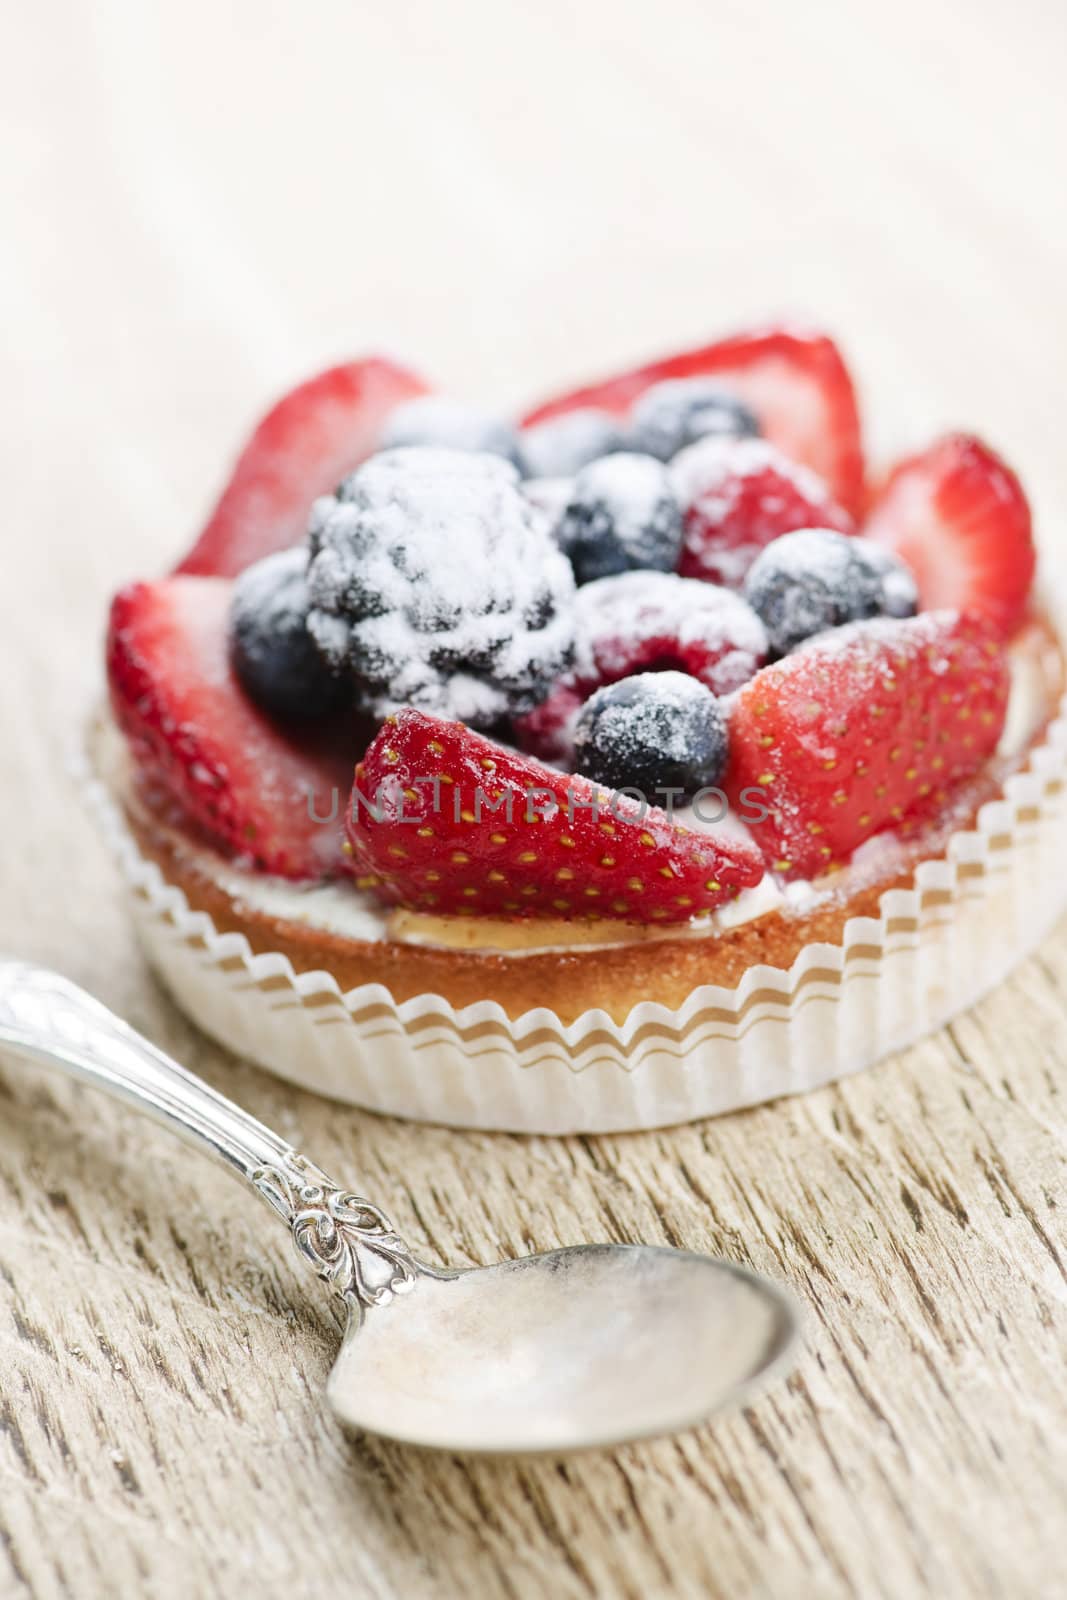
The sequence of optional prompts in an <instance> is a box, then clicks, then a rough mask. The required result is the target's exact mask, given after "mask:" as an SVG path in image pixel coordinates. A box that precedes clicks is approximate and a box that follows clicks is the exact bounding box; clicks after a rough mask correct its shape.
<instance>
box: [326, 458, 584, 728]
mask: <svg viewBox="0 0 1067 1600" xmlns="http://www.w3.org/2000/svg"><path fill="white" fill-rule="evenodd" d="M309 538H310V544H311V554H312V559H311V565H310V568H309V573H308V585H309V592H310V595H311V602H312V606H311V611H310V614H309V619H308V626H309V628H310V629H311V632H312V634H313V636H314V638H315V641H316V643H317V645H318V647H319V649H320V650H321V651H322V652H323V654H324V655H325V656H326V657H327V659H328V660H329V661H330V662H331V664H333V665H334V666H335V667H336V668H337V669H338V670H349V671H351V670H355V671H356V672H357V674H358V676H359V679H360V682H361V684H362V685H363V687H364V692H365V700H366V704H367V707H368V709H370V710H371V711H372V712H374V714H376V715H379V716H381V715H385V714H386V713H387V712H389V711H392V710H395V709H396V708H397V707H398V706H401V705H405V704H408V705H416V706H419V707H420V708H421V709H423V710H425V711H430V712H434V713H436V714H437V715H440V716H446V717H455V718H459V719H460V720H462V721H464V722H469V723H471V724H473V725H475V726H478V725H483V726H484V725H485V724H487V723H490V722H492V721H493V720H495V719H496V718H498V717H501V716H504V715H507V714H508V713H509V712H512V711H515V710H517V709H529V707H530V706H532V705H533V704H536V702H537V700H538V699H540V698H541V697H542V695H543V694H544V693H545V692H547V688H548V686H549V685H550V684H551V682H552V681H553V680H554V679H555V678H556V677H558V676H560V675H561V674H562V673H563V672H564V671H565V670H566V668H567V666H568V665H569V664H570V661H571V658H572V640H573V632H574V620H573V592H574V582H573V577H572V575H571V571H570V567H569V565H568V563H567V561H566V558H565V557H564V556H563V555H562V554H561V552H560V551H559V550H558V549H557V548H556V546H555V545H554V544H553V542H552V541H551V539H550V537H549V535H548V532H547V530H546V527H545V523H544V518H543V516H542V515H540V514H539V513H538V512H537V511H536V510H535V508H534V507H533V506H531V505H530V504H529V502H528V501H527V500H526V498H525V497H524V496H523V495H522V493H521V492H520V490H519V485H518V474H517V472H516V470H515V468H514V467H512V466H511V465H510V464H508V463H507V462H505V461H503V460H502V459H500V458H498V457H495V456H492V455H484V454H465V453H461V452H457V451H450V450H433V449H419V448H411V449H400V450H391V451H386V452H384V453H382V454H381V455H377V456H374V457H373V458H372V459H371V460H370V461H368V462H367V463H366V464H365V465H364V466H363V467H361V468H360V469H359V471H358V472H356V473H354V474H353V475H352V477H350V478H348V479H347V480H346V481H345V483H344V484H342V486H341V489H340V490H339V491H338V494H337V496H327V497H324V498H322V499H321V500H319V501H317V502H316V503H315V506H314V508H313V512H312V519H311V527H310V532H309Z"/></svg>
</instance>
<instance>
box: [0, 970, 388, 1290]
mask: <svg viewBox="0 0 1067 1600" xmlns="http://www.w3.org/2000/svg"><path fill="white" fill-rule="evenodd" d="M0 1048H6V1049H9V1050H11V1051H13V1052H14V1053H15V1054H17V1055H20V1056H24V1057H26V1058H28V1059H29V1060H31V1061H37V1062H40V1063H43V1064H45V1065H47V1066H55V1067H61V1068H63V1070H64V1071H66V1072H67V1073H69V1074H70V1076H71V1077H73V1078H78V1079H81V1080H82V1082H84V1083H88V1084H91V1085H92V1086H93V1087H94V1088H97V1089H104V1090H106V1091H107V1092H108V1093H110V1094H112V1095H115V1096H116V1097H117V1098H118V1099H120V1100H124V1101H125V1102H126V1103H127V1104H128V1105H131V1106H133V1107H134V1108H135V1109H136V1110H138V1111H142V1112H144V1113H145V1114H146V1115H147V1116H150V1117H152V1118H153V1119H154V1120H155V1121H156V1122H161V1123H162V1124H163V1126H164V1127H167V1128H170V1129H171V1131H172V1132H174V1133H176V1134H178V1135H179V1136H180V1137H181V1138H182V1139H184V1140H185V1142H186V1143H187V1144H190V1145H193V1146H194V1147H195V1148H197V1149H199V1150H201V1151H203V1152H204V1153H205V1154H206V1155H210V1156H213V1157H214V1158H215V1160H216V1161H219V1162H221V1164H222V1165H223V1166H225V1167H227V1168H228V1169H229V1170H230V1171H231V1172H234V1173H236V1174H237V1175H238V1176H239V1177H242V1178H244V1179H245V1180H246V1182H248V1183H249V1184H251V1186H252V1187H253V1189H255V1191H256V1193H257V1194H258V1195H259V1196H260V1198H261V1199H262V1200H265V1201H266V1203H267V1204H268V1205H269V1206H270V1207H271V1209H272V1210H273V1211H275V1212H276V1213H277V1214H278V1216H280V1217H281V1218H282V1220H283V1221H284V1222H286V1223H287V1224H288V1226H289V1230H290V1233H291V1234H292V1239H293V1243H294V1245H295V1246H296V1249H297V1251H298V1253H299V1254H300V1255H301V1256H302V1257H303V1259H304V1260H306V1261H307V1262H309V1263H310V1265H311V1266H312V1267H313V1268H314V1270H315V1272H316V1273H317V1274H318V1276H319V1277H320V1278H322V1279H324V1280H325V1281H326V1282H328V1283H329V1284H330V1285H331V1287H332V1289H333V1290H334V1292H335V1293H336V1294H337V1295H339V1296H340V1298H341V1299H342V1300H343V1301H344V1302H345V1303H346V1305H347V1306H348V1307H349V1310H350V1312H353V1313H355V1314H356V1315H360V1314H361V1313H362V1311H363V1310H364V1309H365V1308H366V1307H368V1306H372V1305H382V1304H384V1303H385V1302H386V1301H387V1300H389V1299H391V1298H392V1296H393V1295H394V1294H397V1293H402V1292H403V1291H404V1290H405V1289H410V1288H411V1287H412V1285H413V1283H414V1281H415V1277H416V1274H417V1273H418V1271H419V1268H418V1266H417V1264H416V1263H415V1261H414V1259H413V1257H412V1256H411V1254H410V1252H409V1250H408V1248H407V1246H406V1245H405V1244H404V1242H403V1240H402V1239H401V1238H400V1237H399V1235H398V1234H397V1232H396V1230H395V1228H394V1227H393V1224H392V1223H391V1222H390V1220H389V1218H388V1217H387V1216H386V1215H385V1213H384V1212H383V1211H381V1210H379V1208H378V1207H377V1206H375V1205H372V1204H371V1202H370V1201H369V1200H364V1199H363V1198H362V1197H361V1196H359V1195H356V1194H351V1193H349V1192H348V1191H347V1190H343V1189H342V1188H341V1187H340V1185H338V1184H336V1183H334V1182H333V1180H332V1179H331V1178H328V1177H327V1176H326V1174H325V1173H324V1172H323V1171H321V1169H320V1168H319V1167H317V1166H315V1165H314V1164H313V1163H312V1162H311V1161H309V1160H308V1159H307V1157H306V1156H302V1155H301V1154H300V1153H299V1152H298V1151H297V1150H294V1148H293V1147H292V1145H290V1144H287V1143H286V1141H285V1140H284V1139H281V1138H279V1136H278V1135H277V1134H276V1133H272V1132H271V1130H270V1129H269V1128H267V1127H264V1125H263V1123H261V1122H257V1121H256V1119H255V1117H252V1116H249V1114H248V1112H247V1111H242V1110H241V1108H240V1106H236V1105H234V1103H233V1101H232V1100H227V1099H226V1097H225V1095H221V1094H218V1093H217V1092H216V1090H214V1089H212V1088H210V1087H209V1086H208V1084H206V1083H204V1082H203V1081H202V1080H201V1079H200V1078H197V1077H195V1076H194V1075H193V1073H191V1072H187V1071H186V1070H185V1068H184V1067H181V1066H179V1065H178V1063H177V1062H176V1061H174V1060H172V1059H171V1057H170V1056H168V1055H165V1054H164V1052H163V1051H162V1050H157V1049H156V1047H155V1045H153V1044H150V1043H149V1042H148V1040H147V1039H145V1038H142V1036H141V1035H140V1034H139V1033H137V1032H136V1031H135V1030H134V1029H133V1028H131V1027H129V1026H128V1024H126V1023H125V1022H122V1021H121V1020H120V1019H119V1018H118V1017H116V1016H115V1015H114V1013H113V1012H111V1011H109V1010H108V1009H107V1007H106V1006H103V1005H101V1004H100V1002H99V1001H98V1000H94V999H93V997H92V996H91V995H89V994H86V992H85V990H84V989H79V988H78V986H77V985H76V984H74V983H71V982H70V981H69V980H68V979H66V978H63V977H60V975H59V974H58V973H57V972H50V971H48V970H47V969H46V968H44V967H35V966H31V965H29V964H28V963H26V962H22V961H11V960H4V959H0Z"/></svg>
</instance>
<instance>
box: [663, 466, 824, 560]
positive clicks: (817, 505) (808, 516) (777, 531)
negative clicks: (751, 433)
mask: <svg viewBox="0 0 1067 1600" xmlns="http://www.w3.org/2000/svg"><path fill="white" fill-rule="evenodd" d="M671 479H672V482H673V484H674V488H675V492H676V494H677V495H678V498H679V500H680V501H681V503H682V506H683V508H684V509H685V512H686V533H685V554H684V558H683V570H684V571H687V572H689V573H690V575H692V576H694V577H696V576H700V577H708V578H711V579H712V580H713V581H715V582H719V583H725V584H727V585H728V586H729V587H731V588H740V586H741V584H742V583H743V582H744V578H745V574H746V573H747V571H748V569H749V567H750V566H751V565H752V563H753V561H754V560H755V559H756V557H757V556H758V555H759V553H760V551H761V550H762V549H763V548H764V547H765V546H766V545H767V543H768V542H769V541H770V540H771V539H773V538H776V537H778V536H779V535H781V534H784V533H789V532H791V531H793V529H795V528H800V527H805V526H808V527H815V526H819V527H823V526H825V527H830V528H833V529H834V530H836V531H838V532H845V531H849V530H850V528H851V522H850V519H848V518H847V517H846V515H845V514H844V513H843V512H842V510H841V508H840V507H839V506H838V505H837V503H836V502H835V501H834V499H833V496H832V495H831V493H830V491H829V489H828V487H827V485H826V484H825V483H824V482H823V480H822V479H821V478H820V477H819V475H818V474H817V473H815V472H813V471H812V470H811V468H810V467H806V466H804V465H802V464H801V463H800V462H797V461H792V460H790V458H789V457H788V456H786V455H783V453H782V452H781V451H780V450H778V449H776V448H775V446H774V445H772V444H769V443H768V442H767V440H766V439H723V438H715V437H712V438H706V439H700V440H698V441H697V443H696V444H693V445H690V446H689V448H688V449H686V450H683V451H682V452H681V453H680V454H679V455H678V456H676V457H675V459H674V461H673V462H672V463H671Z"/></svg>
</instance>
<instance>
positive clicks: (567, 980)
mask: <svg viewBox="0 0 1067 1600" xmlns="http://www.w3.org/2000/svg"><path fill="white" fill-rule="evenodd" d="M1027 635H1028V638H1027V639H1024V641H1023V642H1024V644H1025V645H1026V647H1027V648H1028V650H1030V651H1032V654H1033V657H1034V659H1037V660H1040V662H1041V681H1042V686H1043V689H1044V698H1045V710H1046V714H1045V715H1044V716H1043V718H1042V719H1041V722H1040V726H1039V727H1038V728H1037V729H1036V730H1035V731H1034V733H1033V735H1032V737H1031V740H1030V744H1031V746H1032V745H1033V744H1034V743H1036V742H1038V740H1039V739H1040V737H1041V734H1042V733H1043V732H1044V729H1045V727H1047V724H1048V722H1049V721H1050V720H1051V718H1052V716H1053V715H1054V713H1055V710H1056V707H1057V705H1058V703H1059V699H1060V696H1061V694H1062V692H1063V683H1064V659H1063V654H1062V648H1061V646H1060V643H1059V640H1058V638H1057V636H1056V634H1055V632H1054V630H1053V629H1052V627H1051V625H1050V624H1049V623H1048V621H1047V620H1046V619H1044V618H1038V619H1036V620H1035V621H1033V622H1032V623H1031V624H1030V627H1029V629H1028V630H1027ZM1017 642H1018V641H1017ZM1022 764H1024V763H1022V762H1017V763H1015V765H1016V766H1018V765H1022ZM1002 781H1003V773H1002V772H989V773H987V774H985V775H983V778H982V779H981V781H980V782H978V783H977V784H975V785H974V786H973V787H972V789H971V790H970V791H969V792H968V794H967V796H966V799H965V801H964V802H963V803H962V805H961V806H960V808H958V809H957V810H956V811H955V813H954V814H953V817H952V819H951V824H950V825H949V824H947V823H946V824H943V825H942V826H941V827H940V828H939V829H938V830H936V831H928V832H927V833H925V834H924V835H922V836H920V837H918V838H916V839H915V840H914V841H913V842H912V843H911V844H910V845H909V847H908V852H907V855H906V857H904V858H903V865H902V863H901V861H900V860H899V859H898V861H897V863H896V866H895V867H894V868H893V869H892V870H890V871H888V872H887V873H886V874H885V875H884V876H883V877H880V878H876V879H873V880H871V881H866V882H864V883H863V885H862V887H859V888H856V889H855V890H853V892H851V893H849V894H847V895H844V894H842V895H837V896H835V895H832V894H828V895H827V896H826V898H824V899H823V900H822V901H820V903H818V904H817V905H816V906H815V907H814V908H813V909H810V910H807V911H803V912H793V911H790V910H775V911H771V912H768V913H766V914H765V915H763V916H760V917H758V918H755V919H754V920H753V921H751V922H747V923H743V924H741V925H740V926H738V927H736V928H731V929H728V930H725V931H722V932H719V933H715V934H711V935H708V936H707V937H699V938H694V937H692V936H689V937H680V938H677V939H673V938H670V937H666V938H657V939H655V940H653V941H649V942H642V943H624V944H618V945H611V946H607V947H605V946H603V945H600V946H592V947H584V948H583V947H581V946H578V947H575V948H573V949H567V950H560V949H545V950H534V951H530V952H524V953H523V954H521V955H514V954H494V953H493V952H491V951H485V950H471V949H455V948H446V947H443V946H435V945H420V944H412V943H406V942H401V941H399V940H391V939H381V940H357V939H353V938H348V937H344V936H342V935H339V934H336V933H331V932H330V931H329V930H328V929H325V928H319V927H311V926H309V925H307V924H305V923H302V922H295V921H289V920H285V919H283V918H280V917H277V916H274V915H271V914H269V913H267V912H265V911H263V910H261V909H259V908H257V907H251V906H249V905H248V904H247V903H245V902H244V901H242V900H241V898H240V897H239V895H238V894H236V893H234V892H231V890H230V889H229V888H228V887H226V886H225V885H224V884H223V883H222V882H220V881H218V880H217V879H215V878H214V877H212V875H211V873H210V871H208V870H205V867H204V865H203V864H202V863H203V860H204V856H203V853H196V854H194V853H191V852H190V851H189V850H188V849H184V848H183V847H182V841H181V839H180V837H179V836H176V835H175V833H174V831H173V829H172V828H171V827H169V826H167V825H165V824H163V823H160V822H157V821H156V820H155V819H154V818H153V816H152V815H151V814H150V813H148V812H146V811H145V810H144V809H143V808H142V807H140V806H138V805H136V804H134V803H132V801H131V798H130V796H129V795H125V794H122V793H121V792H120V793H119V794H117V795H116V798H117V799H119V800H120V802H121V804H122V806H123V811H124V814H125V817H126V822H127V824H128V826H129V828H130V831H131V833H132V834H133V836H134V838H135V839H136V841H137V844H138V846H139V847H140V850H141V852H142V854H143V855H144V856H146V857H148V858H149V859H151V860H152V861H154V862H155V863H156V864H157V866H158V867H159V869H160V871H161V872H162V874H163V876H164V878H165V879H166V880H167V882H169V883H172V884H174V885H176V886H177V887H178V888H180V889H181V890H182V891H183V893H184V894H185V897H186V899H187V901H188V903H189V905H190V907H192V908H193V909H194V910H198V911H205V912H207V913H208V915H209V916H210V917H211V919H212V921H213V922H214V924H215V926H216V927H217V928H218V930H219V931H220V932H223V933H229V932H238V933H242V934H244V936H245V938H246V939H247V940H248V942H249V944H250V946H251V948H252V950H253V951H254V952H255V953H257V954H264V953H267V952H271V951H276V952H280V953H281V954H282V955H284V956H286V957H288V959H289V961H290V962H291V963H292V965H293V968H294V970H295V971H296V972H298V973H301V972H315V971H322V970H325V971H328V972H330V973H331V974H332V975H333V977H334V978H335V979H336V981H337V983H338V984H339V985H340V987H341V989H342V990H343V991H348V990H350V989H355V988H359V987H360V986H361V985H364V984H381V985H382V986H383V987H384V988H386V989H388V990H389V992H390V993H391V994H392V995H393V997H394V999H396V1000H398V1001H403V1000H408V999H411V998H413V997H414V996H416V995H420V994H427V993H432V994H439V995H441V996H443V997H444V999H446V1000H448V1001H449V1002H450V1003H451V1004H452V1005H453V1006H456V1007H462V1006H467V1005H472V1004H475V1003H476V1002H478V1001H482V1000H495V1001H496V1002H497V1004H498V1005H500V1006H501V1007H502V1008H503V1009H504V1011H505V1012H507V1014H508V1015H509V1016H511V1017H520V1016H522V1015H523V1014H524V1013H525V1012H528V1011H531V1010H533V1009H535V1008H536V1007H539V1006H546V1007H548V1008H549V1009H551V1010H552V1011H555V1012H556V1013H557V1015H558V1016H559V1017H560V1018H561V1020H562V1021H563V1022H564V1023H568V1022H573V1021H574V1020H575V1019H576V1018H577V1017H579V1016H580V1015H581V1014H582V1013H583V1012H585V1011H588V1010H590V1009H594V1008H596V1009H601V1010H603V1011H606V1012H607V1013H608V1015H609V1016H611V1017H612V1018H613V1019H614V1020H615V1021H616V1022H622V1021H624V1020H625V1019H626V1017H627V1016H628V1015H629V1013H630V1012H631V1011H632V1010H633V1008H634V1006H635V1005H637V1004H639V1003H640V1002H642V1001H654V1002H658V1003H659V1004H661V1005H664V1006H668V1007H671V1008H672V1009H673V1008H676V1007H678V1006H680V1005H682V1004H683V1003H684V1001H685V1000H686V999H687V998H688V996H689V995H690V994H691V993H692V991H693V990H694V989H696V988H698V987H700V986H701V985H704V984H716V985H721V986H723V987H728V988H732V987H734V986H735V985H736V984H737V983H739V982H740V980H741V979H742V977H743V976H744V974H745V972H746V971H748V969H749V968H750V967H753V966H756V965H765V966H769V967H776V968H779V969H782V970H785V969H788V968H789V967H790V966H791V965H792V964H793V962H794V960H795V959H796V957H797V955H798V954H799V953H800V951H801V950H802V949H803V948H804V947H805V946H806V945H809V944H812V943H826V944H840V943H841V942H842V940H843V935H844V928H845V924H846V922H847V921H848V920H849V919H850V918H852V917H865V916H866V917H876V916H878V914H879V904H880V901H881V898H882V896H883V895H884V894H885V893H886V892H887V891H888V890H891V889H896V888H906V887H908V886H910V884H911V883H912V881H913V878H914V871H915V867H916V866H917V865H918V863H919V862H920V861H922V860H928V859H936V858H937V856H938V855H939V854H941V853H942V851H943V849H944V844H945V840H946V838H947V835H948V834H949V833H951V832H953V831H955V830H956V829H959V828H966V827H968V826H969V825H970V824H971V822H972V821H973V818H974V815H975V813H976V812H977V810H978V808H979V806H981V805H982V804H984V803H985V802H986V801H987V800H990V799H992V798H995V797H996V796H997V794H999V792H1000V789H1001V785H1002Z"/></svg>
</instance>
